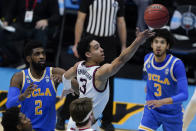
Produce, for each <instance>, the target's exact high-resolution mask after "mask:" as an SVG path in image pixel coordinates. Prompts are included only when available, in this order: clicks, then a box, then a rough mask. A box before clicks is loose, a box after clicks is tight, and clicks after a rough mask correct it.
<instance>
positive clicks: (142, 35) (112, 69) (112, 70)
mask: <svg viewBox="0 0 196 131" xmlns="http://www.w3.org/2000/svg"><path fill="white" fill-rule="evenodd" d="M136 35H137V37H136V39H135V40H134V42H133V43H132V44H130V46H129V47H127V48H126V49H125V50H124V51H123V52H121V54H120V56H119V57H117V58H116V59H114V60H113V61H112V63H111V64H104V65H103V66H101V67H100V68H99V69H98V70H97V73H96V77H97V79H99V80H106V79H108V78H109V77H110V76H112V75H114V74H116V73H117V72H118V71H119V70H120V68H121V67H122V66H123V65H124V64H125V63H126V62H127V61H128V60H130V59H131V58H132V56H133V55H134V54H135V52H136V51H137V49H138V48H139V46H140V45H141V44H143V42H144V41H145V40H146V39H147V38H149V37H151V36H153V35H154V33H153V32H151V31H149V30H145V31H143V32H139V29H138V28H137V32H136Z"/></svg>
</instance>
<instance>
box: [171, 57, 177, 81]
mask: <svg viewBox="0 0 196 131" xmlns="http://www.w3.org/2000/svg"><path fill="white" fill-rule="evenodd" d="M177 60H179V59H178V58H176V59H175V60H174V61H173V63H172V65H171V69H170V74H171V78H172V80H174V81H175V82H177V80H176V78H175V76H174V73H173V69H174V64H175V63H176V61H177Z"/></svg>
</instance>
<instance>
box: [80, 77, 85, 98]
mask: <svg viewBox="0 0 196 131" xmlns="http://www.w3.org/2000/svg"><path fill="white" fill-rule="evenodd" d="M80 82H81V83H82V86H81V87H80V91H81V92H82V93H83V94H85V93H86V83H87V80H86V79H82V78H80Z"/></svg>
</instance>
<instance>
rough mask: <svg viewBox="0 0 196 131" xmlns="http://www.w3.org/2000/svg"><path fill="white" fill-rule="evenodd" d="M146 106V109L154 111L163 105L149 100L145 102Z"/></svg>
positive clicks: (159, 101) (157, 101)
mask: <svg viewBox="0 0 196 131" xmlns="http://www.w3.org/2000/svg"><path fill="white" fill-rule="evenodd" d="M146 104H147V105H148V107H150V108H152V109H154V108H157V107H161V106H162V105H163V102H162V101H161V100H150V101H147V102H146Z"/></svg>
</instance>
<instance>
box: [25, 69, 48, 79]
mask: <svg viewBox="0 0 196 131" xmlns="http://www.w3.org/2000/svg"><path fill="white" fill-rule="evenodd" d="M28 73H29V76H30V77H31V79H32V80H33V81H36V82H40V81H41V80H42V79H43V78H44V76H45V74H46V69H45V70H44V73H43V75H42V77H41V78H40V79H36V78H34V77H33V75H32V74H31V71H30V68H28Z"/></svg>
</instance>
